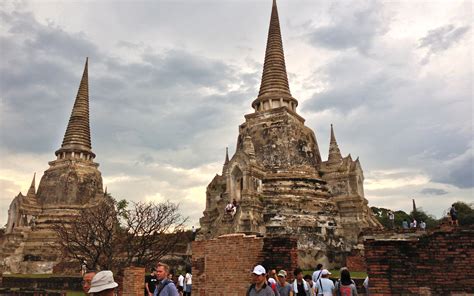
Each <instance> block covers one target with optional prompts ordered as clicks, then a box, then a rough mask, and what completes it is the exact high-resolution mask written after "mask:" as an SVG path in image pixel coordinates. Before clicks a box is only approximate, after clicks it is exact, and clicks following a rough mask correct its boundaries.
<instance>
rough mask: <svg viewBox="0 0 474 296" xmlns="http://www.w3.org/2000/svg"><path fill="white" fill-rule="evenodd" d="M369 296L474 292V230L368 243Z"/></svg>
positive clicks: (449, 230) (377, 240) (366, 254)
mask: <svg viewBox="0 0 474 296" xmlns="http://www.w3.org/2000/svg"><path fill="white" fill-rule="evenodd" d="M365 257H366V262H367V272H368V274H369V279H370V280H369V286H370V292H371V293H370V295H393V294H398V295H400V294H402V295H451V293H454V294H457V293H474V276H473V275H474V228H473V227H470V228H457V229H448V230H446V229H444V230H437V231H434V232H432V233H429V234H426V235H422V236H420V237H418V238H414V237H412V238H410V239H407V240H395V239H377V238H375V239H369V240H366V241H365Z"/></svg>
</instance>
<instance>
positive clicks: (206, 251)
mask: <svg viewBox="0 0 474 296" xmlns="http://www.w3.org/2000/svg"><path fill="white" fill-rule="evenodd" d="M296 242H297V240H296V239H292V238H289V237H274V238H266V239H263V238H262V237H256V236H254V235H244V234H229V235H223V236H220V237H218V238H216V239H211V240H205V241H195V242H193V244H192V249H193V259H192V267H193V295H199V296H214V295H215V296H221V295H226V296H241V295H245V293H246V292H247V289H248V287H249V284H250V282H251V278H250V273H251V271H252V268H253V267H254V266H255V265H257V264H262V262H263V264H264V266H265V267H268V266H270V267H273V268H277V269H279V268H283V267H285V268H287V269H288V270H292V269H294V268H295V267H296V262H297V261H298V258H297V256H298V255H297V245H296Z"/></svg>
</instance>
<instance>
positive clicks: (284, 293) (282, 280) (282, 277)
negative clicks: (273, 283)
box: [277, 269, 291, 296]
mask: <svg viewBox="0 0 474 296" xmlns="http://www.w3.org/2000/svg"><path fill="white" fill-rule="evenodd" d="M286 276H287V273H286V271H285V270H283V269H282V270H280V271H279V272H278V283H277V291H278V293H279V294H280V296H290V292H291V285H290V283H288V282H287V281H286Z"/></svg>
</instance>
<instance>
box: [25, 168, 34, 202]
mask: <svg viewBox="0 0 474 296" xmlns="http://www.w3.org/2000/svg"><path fill="white" fill-rule="evenodd" d="M35 179H36V173H35V174H34V175H33V181H31V186H30V189H28V193H27V194H26V196H35V195H36V186H35Z"/></svg>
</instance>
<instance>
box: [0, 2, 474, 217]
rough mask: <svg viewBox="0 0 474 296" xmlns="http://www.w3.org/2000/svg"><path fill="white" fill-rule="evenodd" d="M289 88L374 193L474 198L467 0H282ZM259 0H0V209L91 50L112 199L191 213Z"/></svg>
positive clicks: (49, 141)
mask: <svg viewBox="0 0 474 296" xmlns="http://www.w3.org/2000/svg"><path fill="white" fill-rule="evenodd" d="M278 6H279V14H280V22H281V29H282V34H283V42H284V49H285V56H286V65H287V70H288V73H289V81H290V88H291V91H292V94H293V96H294V97H295V98H296V99H298V101H299V103H300V104H299V106H298V109H297V111H298V113H299V114H301V115H302V116H303V117H304V118H306V124H307V125H308V126H309V127H311V128H312V129H313V130H314V131H315V133H316V137H317V140H318V142H319V146H320V149H321V154H322V156H323V158H324V159H326V158H327V151H328V142H329V128H330V124H331V123H333V124H334V127H335V132H336V138H337V140H338V143H339V147H340V148H341V151H342V153H343V154H344V155H347V154H349V153H351V155H352V156H353V157H354V158H355V157H357V156H359V157H360V160H361V163H362V166H363V169H364V174H365V194H366V197H367V198H368V200H369V204H370V205H375V206H383V207H389V208H392V209H403V210H410V209H411V199H412V198H415V199H416V202H417V205H418V206H419V207H422V208H423V209H424V210H426V211H428V212H429V213H432V214H435V215H436V216H437V217H440V216H441V215H442V214H443V212H444V211H445V210H446V209H447V208H448V207H449V205H450V204H451V203H452V202H454V201H457V200H463V201H466V202H474V190H473V186H474V181H473V179H474V178H473V170H474V160H473V159H474V157H473V152H474V140H473V113H474V109H473V98H472V96H473V85H472V76H473V62H472V23H471V19H472V17H473V16H472V3H471V1H451V0H450V1H412V0H410V1H333V0H331V1H329V0H324V1H316V0H311V1H309V0H306V1H303V0H301V1H300V0H291V1H290V0H278ZM270 11H271V0H252V1H250V0H238V1H237V0H235V1H234V0H187V1H184V0H179V1H171V0H168V1H138V2H137V1H120V2H118V1H106V0H103V1H98V0H95V1H61V2H59V1H57V2H56V1H36V2H24V1H10V2H9V1H2V2H1V4H0V20H1V26H0V55H1V56H0V57H1V59H0V75H1V76H0V224H2V225H3V224H4V223H5V222H6V218H7V209H8V206H9V204H10V202H11V200H12V199H13V197H14V196H15V195H16V194H18V192H20V191H21V192H23V193H26V191H27V189H28V187H29V184H30V182H31V179H32V176H33V173H34V172H37V174H38V175H39V176H38V178H37V183H36V184H37V185H38V183H39V177H40V176H42V173H43V171H45V170H46V169H47V168H48V161H51V160H53V159H54V158H55V157H54V151H55V150H56V149H58V148H59V147H60V144H61V140H62V137H63V135H64V132H65V129H66V124H67V120H68V118H69V114H70V111H71V108H72V105H73V102H74V99H75V95H76V92H77V88H78V86H79V81H80V78H81V75H82V70H83V65H84V61H85V57H89V85H90V96H91V99H90V103H91V128H92V145H93V151H94V152H95V153H96V154H97V157H96V161H97V162H98V163H100V170H101V172H102V175H103V179H104V185H105V186H107V187H108V191H109V192H110V193H112V195H113V196H114V197H115V198H118V199H122V198H126V199H129V200H133V201H163V200H166V199H169V200H171V201H174V202H179V203H180V205H181V209H182V211H183V214H184V215H185V216H189V217H190V225H191V224H194V225H197V224H198V219H199V217H201V215H202V211H203V210H204V204H205V188H206V186H207V184H208V183H209V182H210V180H211V179H212V177H213V176H214V175H215V174H216V173H219V172H220V171H221V169H222V163H223V160H224V156H225V147H226V146H229V150H230V152H231V154H233V152H234V151H235V145H236V139H237V135H238V125H239V124H240V123H242V122H243V121H244V117H243V116H244V114H247V113H251V112H252V109H251V107H250V105H251V102H252V101H253V100H254V99H255V97H256V95H257V93H258V87H259V83H260V77H261V71H262V63H263V59H264V52H265V44H266V35H267V30H268V24H269V18H270Z"/></svg>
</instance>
